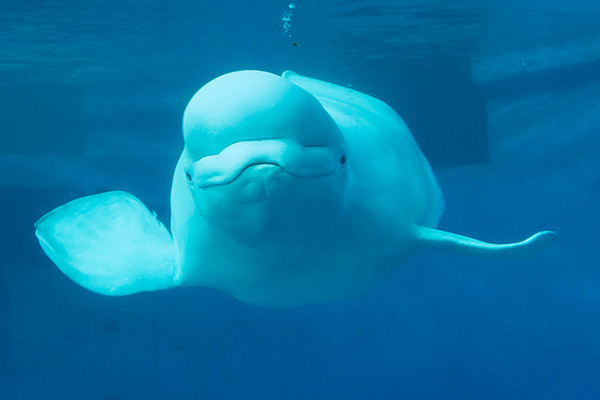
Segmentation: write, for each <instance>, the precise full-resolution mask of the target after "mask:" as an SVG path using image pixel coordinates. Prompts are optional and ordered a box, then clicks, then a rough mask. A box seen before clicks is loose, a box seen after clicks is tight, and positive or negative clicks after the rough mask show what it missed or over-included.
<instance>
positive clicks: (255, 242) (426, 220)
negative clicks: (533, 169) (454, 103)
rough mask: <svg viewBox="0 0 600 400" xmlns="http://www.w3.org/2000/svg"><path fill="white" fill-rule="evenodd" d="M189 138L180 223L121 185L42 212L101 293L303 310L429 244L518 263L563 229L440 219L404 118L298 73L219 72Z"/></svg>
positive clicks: (45, 229)
mask: <svg viewBox="0 0 600 400" xmlns="http://www.w3.org/2000/svg"><path fill="white" fill-rule="evenodd" d="M183 137H184V141H185V147H184V149H183V152H182V153H181V156H180V158H179V161H178V162H177V165H176V167H175V173H174V177H173V183H172V189H171V231H170V232H169V230H167V228H166V227H165V226H164V225H163V224H162V223H160V222H159V221H158V220H157V219H156V216H155V215H154V214H153V213H152V212H150V211H149V210H148V208H146V206H144V204H143V203H142V202H141V201H140V200H138V199H137V198H136V197H134V196H133V195H131V194H128V193H125V192H122V191H111V192H105V193H100V194H96V195H91V196H87V197H83V198H80V199H76V200H73V201H71V202H69V203H67V204H65V205H63V206H60V207H58V208H56V209H54V210H53V211H50V212H49V213H48V214H46V215H44V216H43V217H42V218H41V219H40V220H39V221H38V222H37V223H36V225H35V226H36V235H37V237H38V239H39V242H40V245H41V247H42V249H43V250H44V252H45V253H46V254H47V255H48V256H49V258H50V259H51V260H52V261H53V262H54V263H55V264H56V265H57V266H58V268H60V270H61V271H62V272H63V273H64V274H65V275H66V276H67V277H69V278H70V279H72V280H73V281H75V282H76V283H78V284H79V285H81V286H83V287H85V288H87V289H89V290H91V291H94V292H96V293H100V294H103V295H115V296H119V295H129V294H133V293H138V292H143V291H154V290H161V289H168V288H174V287H181V286H197V287H206V288H214V289H218V290H220V291H223V292H225V293H228V294H229V295H231V296H233V297H235V298H237V299H239V300H241V301H243V302H246V303H249V304H253V305H257V306H264V307H291V306H298V305H304V304H311V303H319V302H325V301H333V300H340V299H346V298H350V297H353V296H356V295H359V294H361V293H365V292H367V291H369V290H371V289H372V288H374V287H375V286H377V285H378V284H379V283H381V282H382V281H384V280H385V279H386V278H388V277H390V275H392V274H393V273H394V272H395V271H397V270H398V269H399V268H400V267H401V266H402V265H403V264H404V263H406V262H407V261H408V260H409V259H410V258H411V257H412V256H413V255H414V254H415V253H416V252H417V251H419V250H422V249H438V250H444V251H447V252H450V253H458V254H463V255H469V256H476V257H484V258H488V259H507V260H511V259H520V258H525V257H531V256H534V255H536V254H537V253H538V252H540V251H541V250H542V249H544V248H545V247H546V246H548V245H549V244H550V243H551V242H552V241H553V239H554V238H555V237H556V234H555V233H554V232H551V231H542V232H539V233H536V234H534V235H533V236H531V237H530V238H528V239H526V240H524V241H521V242H518V243H510V244H491V243H486V242H482V241H479V240H476V239H473V238H469V237H465V236H461V235H458V234H454V233H450V232H446V231H442V230H438V229H436V228H437V225H438V222H439V221H440V218H441V216H442V212H443V209H444V202H443V199H442V193H441V190H440V187H439V186H438V183H437V181H436V179H435V177H434V175H433V173H432V170H431V167H430V165H429V163H428V161H427V160H426V158H425V156H424V155H423V153H422V152H421V150H420V149H419V147H418V146H417V144H416V142H415V140H414V138H413V136H412V134H411V132H410V130H409V128H408V127H407V126H406V124H405V123H404V122H403V120H402V119H401V118H400V116H399V115H398V114H397V113H396V112H394V110H392V109H391V108H390V107H389V106H388V105H386V104H385V103H384V102H382V101H380V100H378V99H375V98H373V97H371V96H368V95H366V94H363V93H360V92H358V91H355V90H352V89H349V88H345V87H342V86H337V85H335V84H332V83H327V82H323V81H320V80H317V79H312V78H308V77H304V76H301V75H298V74H296V73H294V72H291V71H286V72H284V73H283V75H282V76H278V75H274V74H271V73H268V72H262V71H239V72H233V73H229V74H226V75H223V76H220V77H218V78H216V79H214V80H212V81H211V82H209V83H207V84H206V85H205V86H203V87H202V88H201V89H200V90H199V91H198V92H197V93H196V94H195V95H194V96H193V98H192V99H191V101H190V102H189V104H188V105H187V107H186V109H185V112H184V116H183Z"/></svg>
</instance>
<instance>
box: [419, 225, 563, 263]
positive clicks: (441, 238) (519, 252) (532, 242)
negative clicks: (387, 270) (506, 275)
mask: <svg viewBox="0 0 600 400" xmlns="http://www.w3.org/2000/svg"><path fill="white" fill-rule="evenodd" d="M556 237H557V235H556V233H554V232H552V231H542V232H538V233H536V234H535V235H533V236H531V237H529V238H528V239H525V240H523V241H522V242H517V243H508V244H492V243H487V242H482V241H480V240H477V239H473V238H470V237H467V236H462V235H457V234H455V233H450V232H445V231H441V230H438V229H432V228H426V227H423V226H419V227H417V239H416V241H417V245H418V246H419V247H421V248H427V249H437V250H443V251H448V252H451V253H456V254H462V255H467V256H473V257H479V258H489V259H493V260H519V259H523V258H529V257H533V256H535V255H537V254H538V253H540V252H541V251H542V250H544V249H545V248H546V247H548V246H549V245H550V243H552V242H553V241H554V239H556Z"/></svg>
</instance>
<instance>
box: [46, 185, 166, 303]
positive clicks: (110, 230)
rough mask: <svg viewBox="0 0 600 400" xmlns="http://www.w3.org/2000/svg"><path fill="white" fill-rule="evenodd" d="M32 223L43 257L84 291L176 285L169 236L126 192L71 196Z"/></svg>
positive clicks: (106, 292)
mask: <svg viewBox="0 0 600 400" xmlns="http://www.w3.org/2000/svg"><path fill="white" fill-rule="evenodd" d="M35 227H36V232H35V234H36V236H37V237H38V239H39V241H40V245H41V246H42V248H43V250H44V252H45V253H46V254H47V255H48V257H50V259H51V260H52V261H53V262H54V263H55V264H56V265H57V266H58V268H60V270H61V271H62V272H63V273H64V274H65V275H67V276H68V277H69V278H71V279H72V280H73V281H75V282H76V283H78V284H80V285H81V286H83V287H85V288H87V289H89V290H92V291H94V292H97V293H100V294H104V295H113V296H119V295H126V294H132V293H137V292H141V291H152V290H158V289H166V288H168V287H172V286H175V285H176V283H175V276H176V263H175V247H174V245H173V239H172V238H171V234H170V233H169V231H168V230H167V229H166V228H165V226H164V225H163V224H162V223H160V222H159V221H158V220H157V219H156V217H155V216H154V215H153V214H152V213H150V211H148V209H147V208H146V207H145V206H144V205H143V204H142V202H141V201H140V200H138V199H137V198H136V197H134V196H132V195H130V194H128V193H125V192H107V193H102V194H97V195H93V196H87V197H83V198H81V199H77V200H73V201H71V202H69V203H67V204H65V205H63V206H61V207H58V208H56V209H54V210H53V211H50V212H49V213H48V214H46V215H44V216H43V217H42V218H40V220H39V221H38V222H36V224H35Z"/></svg>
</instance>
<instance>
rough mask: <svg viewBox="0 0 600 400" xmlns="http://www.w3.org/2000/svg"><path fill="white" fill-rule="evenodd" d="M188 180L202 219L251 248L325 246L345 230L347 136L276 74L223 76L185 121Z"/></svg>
mask: <svg viewBox="0 0 600 400" xmlns="http://www.w3.org/2000/svg"><path fill="white" fill-rule="evenodd" d="M183 133H184V140H185V149H186V151H185V153H186V158H185V161H184V164H183V171H184V173H185V179H186V181H187V182H188V184H189V186H190V189H191V191H192V196H193V198H194V202H195V206H196V212H197V213H198V214H199V215H201V216H202V218H204V219H205V220H206V222H207V223H208V224H209V225H210V226H211V227H212V228H213V229H215V230H217V231H219V232H221V233H223V234H226V235H229V236H233V237H235V238H236V239H237V240H240V241H243V242H250V243H256V242H260V241H262V242H265V243H271V244H275V245H280V244H281V242H290V243H295V244H296V245H297V244H298V242H309V241H315V240H321V239H322V238H323V236H324V235H327V234H328V233H330V232H332V231H333V229H334V228H335V226H336V225H337V223H338V222H339V220H340V218H341V216H342V214H343V212H344V209H345V203H346V198H347V187H348V180H349V179H348V174H349V160H348V158H347V154H346V145H345V142H344V139H343V136H342V134H341V133H340V130H339V128H338V126H337V124H336V123H335V122H334V120H333V119H332V117H331V116H330V115H329V114H328V113H327V111H325V109H324V108H323V106H322V105H321V103H320V102H319V101H318V100H317V99H316V98H315V97H314V96H313V95H312V94H310V93H308V92H307V91H305V90H304V89H302V88H300V87H299V86H296V85H295V84H293V83H290V82H289V81H287V80H285V79H283V78H281V77H279V76H277V75H273V74H270V73H266V72H259V71H241V72H234V73H230V74H227V75H223V76H221V77H219V78H217V79H215V80H213V81H211V82H209V83H208V84H206V85H205V86H204V87H202V89H200V90H199V91H198V92H197V93H196V94H195V95H194V97H193V98H192V100H191V101H190V102H189V104H188V106H187V108H186V110H185V113H184V119H183Z"/></svg>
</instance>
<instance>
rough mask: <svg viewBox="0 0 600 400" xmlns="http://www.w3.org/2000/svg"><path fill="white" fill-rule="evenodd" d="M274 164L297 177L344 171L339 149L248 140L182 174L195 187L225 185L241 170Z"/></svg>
mask: <svg viewBox="0 0 600 400" xmlns="http://www.w3.org/2000/svg"><path fill="white" fill-rule="evenodd" d="M262 164H265V165H267V164H270V165H276V166H278V167H280V168H281V169H283V170H284V171H285V172H287V173H289V174H290V175H292V176H294V177H297V178H304V179H310V178H317V177H322V176H327V175H333V174H335V173H336V172H337V171H338V170H340V169H342V168H345V166H346V155H345V152H344V151H343V149H342V148H341V146H310V147H306V146H302V145H301V144H300V143H298V142H296V141H295V140H293V139H266V140H251V141H243V142H237V143H234V144H232V145H230V146H228V147H226V148H225V149H223V150H222V151H221V152H220V153H219V154H216V155H210V156H206V157H203V158H201V159H199V160H198V161H196V162H194V163H193V164H192V165H191V168H190V169H189V170H188V171H187V172H186V176H187V179H188V181H189V182H190V183H193V184H194V185H195V186H197V187H199V188H208V187H212V186H219V185H227V184H229V183H231V182H233V181H235V180H236V179H237V178H238V177H239V176H240V175H241V174H242V172H244V170H245V169H247V168H248V167H251V166H255V165H262Z"/></svg>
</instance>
